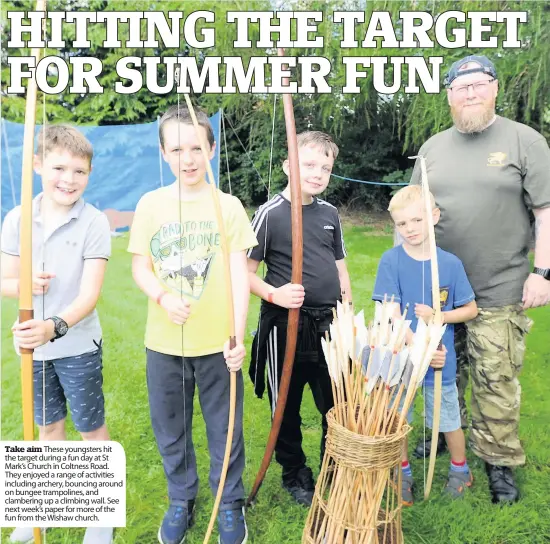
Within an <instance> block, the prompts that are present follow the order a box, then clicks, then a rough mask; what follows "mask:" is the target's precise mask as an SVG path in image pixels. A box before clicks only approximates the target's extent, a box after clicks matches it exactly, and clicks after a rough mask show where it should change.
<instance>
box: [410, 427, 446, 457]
mask: <svg viewBox="0 0 550 544" xmlns="http://www.w3.org/2000/svg"><path fill="white" fill-rule="evenodd" d="M446 449H447V442H445V435H444V434H443V433H439V435H438V436H437V455H440V454H441V453H443V452H444V451H446ZM431 451H432V433H431V431H430V434H429V435H428V434H427V433H426V442H424V440H423V439H422V438H420V441H419V442H418V445H417V446H416V449H415V450H414V453H413V455H414V456H415V457H416V458H417V459H422V458H424V457H429V456H430V452H431Z"/></svg>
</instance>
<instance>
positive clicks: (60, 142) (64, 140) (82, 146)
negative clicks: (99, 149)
mask: <svg viewBox="0 0 550 544" xmlns="http://www.w3.org/2000/svg"><path fill="white" fill-rule="evenodd" d="M36 140H37V144H38V148H37V150H36V155H37V156H38V157H39V158H40V160H42V157H45V156H46V155H47V154H48V153H50V152H51V151H53V150H54V149H60V150H61V151H68V152H69V153H70V154H71V155H75V156H76V157H81V158H83V159H88V160H89V161H90V163H91V162H92V158H93V156H94V148H93V147H92V144H91V143H90V142H89V141H88V139H87V138H86V136H84V134H82V132H80V131H79V130H77V129H76V128H74V127H71V126H70V125H45V126H43V127H42V128H41V129H40V132H39V133H38V136H37V137H36Z"/></svg>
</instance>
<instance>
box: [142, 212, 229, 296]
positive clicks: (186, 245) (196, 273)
mask: <svg viewBox="0 0 550 544" xmlns="http://www.w3.org/2000/svg"><path fill="white" fill-rule="evenodd" d="M219 247H220V233H219V232H217V225H216V223H215V222H214V221H186V222H185V223H183V224H182V223H179V222H172V223H165V224H164V225H162V226H161V227H160V229H159V230H158V232H157V233H155V235H154V236H153V238H152V240H151V244H150V248H151V256H152V261H153V267H154V269H155V273H156V275H157V277H158V278H159V279H160V280H161V281H162V282H163V283H164V284H165V285H166V286H167V287H168V288H169V289H170V290H171V291H175V292H178V293H179V294H180V295H183V296H184V297H190V298H194V299H196V300H198V299H200V297H201V294H202V292H203V289H204V287H205V285H206V282H207V281H208V273H209V271H210V269H211V267H212V264H213V261H214V258H215V256H216V253H215V251H217V250H218V249H219Z"/></svg>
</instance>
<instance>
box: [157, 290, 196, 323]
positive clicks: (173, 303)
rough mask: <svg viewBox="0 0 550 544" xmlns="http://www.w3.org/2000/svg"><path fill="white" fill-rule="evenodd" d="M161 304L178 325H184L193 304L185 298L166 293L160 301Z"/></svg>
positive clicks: (171, 319)
mask: <svg viewBox="0 0 550 544" xmlns="http://www.w3.org/2000/svg"><path fill="white" fill-rule="evenodd" d="M160 306H161V308H164V309H165V310H166V313H167V314H168V317H169V318H170V321H172V323H175V324H176V325H183V324H184V323H185V322H186V321H187V320H188V319H189V314H190V313H191V305H190V304H189V302H188V301H187V300H185V299H181V298H178V297H177V296H175V295H172V294H170V293H166V295H164V296H163V297H162V299H161V301H160Z"/></svg>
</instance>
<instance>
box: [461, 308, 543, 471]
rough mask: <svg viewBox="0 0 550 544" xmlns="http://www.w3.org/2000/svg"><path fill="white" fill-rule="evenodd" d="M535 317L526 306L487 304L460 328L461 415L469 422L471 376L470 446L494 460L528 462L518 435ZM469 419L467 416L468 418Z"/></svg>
mask: <svg viewBox="0 0 550 544" xmlns="http://www.w3.org/2000/svg"><path fill="white" fill-rule="evenodd" d="M531 325H532V321H531V320H530V319H529V318H528V317H527V316H526V315H525V314H524V312H523V310H522V309H521V305H519V304H518V305H510V306H503V307H500V308H483V309H480V310H479V315H478V316H477V318H476V319H474V320H472V321H470V322H468V323H466V326H465V327H464V326H462V327H460V326H459V327H456V329H455V349H456V352H457V385H458V390H459V403H460V407H461V416H464V419H465V420H466V422H467V418H466V404H465V401H464V392H465V390H466V385H467V383H468V374H469V373H470V374H471V381H472V406H471V413H472V428H471V433H470V448H471V449H472V451H473V452H474V453H475V454H476V455H477V456H478V457H480V458H481V459H483V460H484V461H487V462H488V463H491V464H493V465H506V466H515V465H522V464H523V463H525V453H524V452H523V448H522V447H521V443H520V440H519V435H518V428H519V409H520V399H521V386H520V383H519V380H518V376H519V373H520V372H521V369H522V366H523V357H524V354H525V336H526V334H527V333H528V332H529V329H530V328H531ZM463 423H464V420H463Z"/></svg>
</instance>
